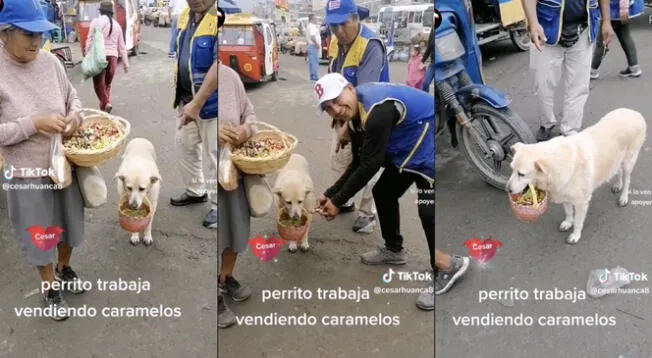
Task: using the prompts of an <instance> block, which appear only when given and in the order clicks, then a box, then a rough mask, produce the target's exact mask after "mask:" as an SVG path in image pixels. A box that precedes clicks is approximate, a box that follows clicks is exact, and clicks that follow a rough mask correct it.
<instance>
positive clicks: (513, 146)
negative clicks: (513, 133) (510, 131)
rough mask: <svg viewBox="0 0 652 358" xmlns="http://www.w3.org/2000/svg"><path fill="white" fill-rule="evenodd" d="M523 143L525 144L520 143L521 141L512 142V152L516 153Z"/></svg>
mask: <svg viewBox="0 0 652 358" xmlns="http://www.w3.org/2000/svg"><path fill="white" fill-rule="evenodd" d="M524 145H525V144H523V143H521V142H518V143H514V145H512V154H516V152H517V151H518V150H519V149H521V148H523V146H524Z"/></svg>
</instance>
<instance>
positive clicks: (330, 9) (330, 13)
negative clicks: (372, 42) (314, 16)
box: [324, 0, 358, 25]
mask: <svg viewBox="0 0 652 358" xmlns="http://www.w3.org/2000/svg"><path fill="white" fill-rule="evenodd" d="M357 13H358V6H356V4H355V0H328V1H327V2H326V19H325V20H324V21H325V22H326V23H327V24H329V25H333V24H342V23H344V22H346V20H348V19H349V18H350V17H351V15H354V14H357Z"/></svg>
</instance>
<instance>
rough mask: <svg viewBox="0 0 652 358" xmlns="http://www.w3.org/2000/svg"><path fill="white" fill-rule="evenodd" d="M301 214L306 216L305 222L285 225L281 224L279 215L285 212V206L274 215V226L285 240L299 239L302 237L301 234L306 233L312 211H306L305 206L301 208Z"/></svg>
mask: <svg viewBox="0 0 652 358" xmlns="http://www.w3.org/2000/svg"><path fill="white" fill-rule="evenodd" d="M301 211H302V216H303V217H305V218H306V224H305V225H302V226H285V225H283V224H281V217H282V215H283V214H284V213H285V208H283V209H281V210H278V214H277V215H276V228H277V230H278V234H279V236H281V239H283V240H285V241H299V240H301V238H303V235H305V234H306V231H308V228H309V227H310V221H311V220H310V219H311V218H312V213H310V212H308V210H306V209H305V208H301Z"/></svg>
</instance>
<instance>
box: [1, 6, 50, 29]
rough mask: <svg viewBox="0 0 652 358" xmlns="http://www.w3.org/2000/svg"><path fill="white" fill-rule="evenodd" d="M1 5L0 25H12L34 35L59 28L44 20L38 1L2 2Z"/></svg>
mask: <svg viewBox="0 0 652 358" xmlns="http://www.w3.org/2000/svg"><path fill="white" fill-rule="evenodd" d="M3 3H4V4H3V7H2V11H0V24H4V25H12V26H15V27H17V28H19V29H22V30H25V31H29V32H34V33H44V32H48V31H52V30H54V29H57V28H59V27H58V26H57V25H55V24H53V23H51V22H50V21H48V20H46V18H45V13H44V12H43V7H42V6H41V2H40V1H39V0H3Z"/></svg>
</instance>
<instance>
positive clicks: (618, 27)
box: [591, 21, 638, 70]
mask: <svg viewBox="0 0 652 358" xmlns="http://www.w3.org/2000/svg"><path fill="white" fill-rule="evenodd" d="M611 27H613V29H614V32H615V33H616V37H618V42H620V47H622V48H623V52H625V57H626V58H627V65H628V66H629V67H633V66H636V65H638V58H637V56H636V45H635V44H634V40H633V39H632V33H631V31H630V29H629V23H626V24H623V23H621V22H620V21H612V22H611ZM604 54H605V51H604V44H603V43H602V31H600V33H599V34H598V39H597V40H596V44H595V51H593V61H592V62H591V68H592V69H594V70H597V69H598V68H600V64H601V63H602V60H603V58H604Z"/></svg>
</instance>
